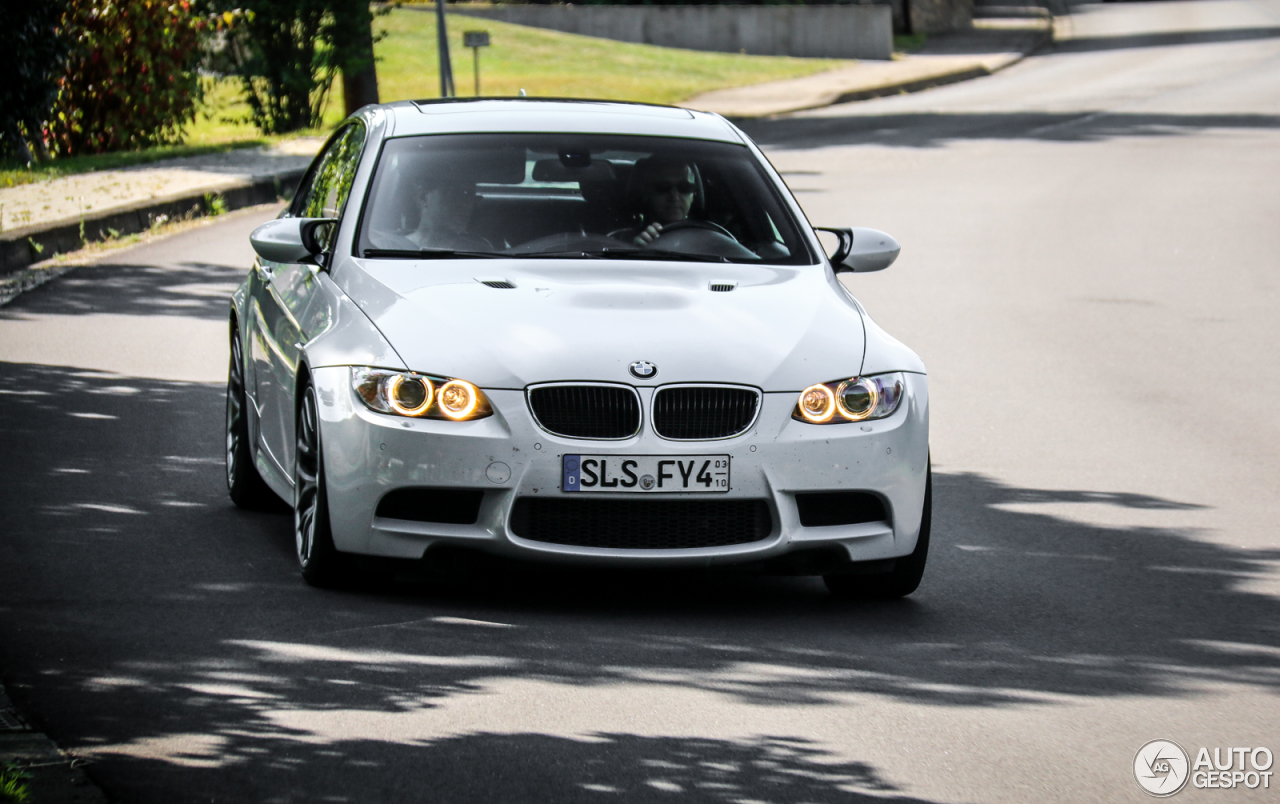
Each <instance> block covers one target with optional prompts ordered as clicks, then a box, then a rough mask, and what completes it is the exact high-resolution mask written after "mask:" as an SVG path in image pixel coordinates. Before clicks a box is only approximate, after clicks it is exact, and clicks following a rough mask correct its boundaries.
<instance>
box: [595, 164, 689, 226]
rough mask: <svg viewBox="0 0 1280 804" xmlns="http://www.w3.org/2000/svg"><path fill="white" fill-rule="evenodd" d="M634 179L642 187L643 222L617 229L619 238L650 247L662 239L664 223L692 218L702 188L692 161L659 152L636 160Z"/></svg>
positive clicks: (669, 223)
mask: <svg viewBox="0 0 1280 804" xmlns="http://www.w3.org/2000/svg"><path fill="white" fill-rule="evenodd" d="M633 180H634V181H635V183H636V185H635V186H636V187H637V188H638V193H637V200H638V202H639V203H638V206H639V207H640V209H639V212H640V221H641V223H640V226H639V227H638V229H631V230H624V231H622V232H617V233H615V234H614V236H615V237H621V239H624V240H630V241H631V242H632V243H635V244H636V245H637V246H647V245H649V244H650V243H652V242H653V241H654V240H657V239H658V237H659V236H660V235H661V233H662V227H663V226H669V225H671V224H673V223H679V222H680V221H683V220H688V218H689V210H690V208H692V207H693V199H694V196H695V194H696V193H697V189H698V184H697V174H696V173H694V171H693V165H692V164H691V163H689V162H688V161H686V160H684V159H681V158H679V157H672V156H664V155H658V154H655V155H654V156H650V157H648V158H647V159H641V160H640V161H639V162H636V166H635V176H634V179H633Z"/></svg>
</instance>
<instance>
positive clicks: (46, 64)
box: [0, 0, 67, 162]
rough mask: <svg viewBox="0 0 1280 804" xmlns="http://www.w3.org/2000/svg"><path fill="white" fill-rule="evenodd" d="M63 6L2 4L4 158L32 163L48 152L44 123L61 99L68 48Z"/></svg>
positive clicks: (43, 0)
mask: <svg viewBox="0 0 1280 804" xmlns="http://www.w3.org/2000/svg"><path fill="white" fill-rule="evenodd" d="M62 9H63V6H62V3H61V2H58V1H56V0H40V1H39V2H4V3H0V75H3V76H5V79H4V80H3V81H0V156H8V155H17V156H19V157H20V158H21V159H22V160H23V161H24V162H29V161H31V153H30V151H29V149H28V146H27V143H28V142H30V143H32V144H33V145H35V146H36V150H37V151H38V152H42V151H44V138H43V129H44V121H45V120H47V119H48V117H49V111H50V110H51V109H52V108H53V102H54V100H55V99H56V98H57V97H58V78H59V77H60V76H61V75H62V68H63V59H64V58H65V57H66V54H67V46H66V43H65V42H64V40H63V39H62V37H61V36H59V24H60V22H61V19H62Z"/></svg>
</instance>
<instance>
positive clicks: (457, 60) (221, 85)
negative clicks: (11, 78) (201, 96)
mask: <svg viewBox="0 0 1280 804" xmlns="http://www.w3.org/2000/svg"><path fill="white" fill-rule="evenodd" d="M419 8H429V7H427V6H420V7H419ZM448 26H449V40H450V51H451V56H452V59H453V72H454V83H455V85H456V88H457V91H458V94H459V95H461V96H464V97H467V96H470V95H472V94H474V81H473V77H472V52H471V50H470V49H469V48H464V47H463V46H462V32H463V31H465V30H487V31H488V32H489V35H490V41H492V43H493V44H492V45H491V46H490V47H487V48H483V49H481V51H480V90H481V93H482V94H484V95H516V94H519V91H520V90H521V89H524V90H525V91H527V92H528V93H529V94H530V95H535V96H537V95H541V96H554V97H572V98H605V99H611V100H632V101H643V102H647V103H677V102H679V101H682V100H685V99H687V98H691V97H693V96H694V95H698V94H700V93H702V92H707V91H709V90H712V89H721V88H723V87H732V86H743V85H746V84H755V83H760V82H763V81H774V80H778V79H782V78H794V77H797V76H801V75H809V74H811V73H816V72H821V71H823V70H830V69H834V68H836V67H839V66H841V65H842V64H846V63H847V62H842V61H839V60H836V59H796V58H788V57H782V56H746V55H738V54H733V53H704V52H701V51H695V50H677V49H674V48H662V47H653V46H651V45H636V44H629V43H626V42H614V41H612V40H608V39H595V38H592V37H586V36H577V35H575V34H566V33H559V32H557V31H548V30H543V29H541V28H527V27H523V26H519V25H510V24H507V23H502V22H492V21H490V20H483V19H478V18H475V17H465V16H461V15H458V14H449V15H448ZM374 30H375V31H381V32H385V36H384V37H383V38H382V40H381V41H379V42H378V43H377V44H376V46H375V53H376V55H377V58H378V65H377V67H378V92H379V95H380V97H381V99H382V100H383V101H384V102H388V101H395V100H407V99H417V98H434V97H438V96H439V94H440V73H439V70H438V69H437V56H436V20H435V14H434V13H427V12H426V11H423V10H415V9H408V8H397V9H393V10H392V11H391V12H390V13H389V14H386V15H384V16H379V17H377V18H375V19H374ZM247 112H248V108H247V107H246V106H245V104H244V102H243V101H241V100H240V97H239V88H238V82H236V81H235V80H233V79H222V80H219V81H214V82H210V84H209V85H208V86H206V93H205V106H204V108H203V109H201V110H200V111H199V112H197V115H196V121H195V123H193V124H192V125H191V126H190V127H189V128H188V129H187V136H186V141H185V143H184V144H183V145H180V146H168V147H164V148H149V149H146V150H142V151H133V152H127V153H116V154H104V155H99V156H84V157H71V158H67V159H59V160H55V161H54V162H52V163H49V164H37V165H34V166H33V167H32V168H31V169H28V168H26V167H21V166H18V165H14V164H3V165H0V188H3V187H12V186H14V185H16V184H25V183H27V182H30V181H39V180H41V179H44V178H52V177H56V176H59V175H68V174H71V173H84V172H88V171H92V170H109V169H112V168H118V167H124V166H127V165H132V164H139V163H142V162H150V161H154V160H156V159H164V158H166V157H171V156H190V155H195V154H200V153H209V152H211V151H221V150H227V149H229V148H236V147H244V146H250V145H263V144H267V143H269V142H272V141H277V140H279V139H281V138H280V137H267V136H263V135H262V134H261V132H259V131H258V130H257V129H256V128H254V127H253V125H252V124H251V123H249V122H248V120H247V117H248V115H247ZM341 119H342V88H341V83H340V82H338V83H337V85H336V86H335V87H334V90H333V92H332V93H331V94H330V97H329V104H328V108H327V109H326V112H325V116H324V126H323V128H324V129H326V130H327V129H330V128H332V127H333V126H334V125H336V124H337V123H338V122H339V121H340V120H341ZM299 133H305V134H315V133H317V132H314V131H313V132H299Z"/></svg>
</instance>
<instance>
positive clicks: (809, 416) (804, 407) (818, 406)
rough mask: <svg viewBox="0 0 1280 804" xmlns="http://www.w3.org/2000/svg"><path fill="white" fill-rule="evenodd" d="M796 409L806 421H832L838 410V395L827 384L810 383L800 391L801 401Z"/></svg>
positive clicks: (816, 422) (815, 422) (817, 422)
mask: <svg viewBox="0 0 1280 804" xmlns="http://www.w3.org/2000/svg"><path fill="white" fill-rule="evenodd" d="M796 409H797V410H799V411H800V416H801V417H802V418H803V419H804V420H805V421H810V422H813V423H814V424H822V423H823V422H826V421H830V420H831V416H832V415H833V414H834V413H835V412H836V396H835V394H833V393H831V389H830V388H828V387H827V386H825V385H810V386H809V387H808V388H806V389H804V390H803V391H801V392H800V402H799V403H798V404H797V405H796Z"/></svg>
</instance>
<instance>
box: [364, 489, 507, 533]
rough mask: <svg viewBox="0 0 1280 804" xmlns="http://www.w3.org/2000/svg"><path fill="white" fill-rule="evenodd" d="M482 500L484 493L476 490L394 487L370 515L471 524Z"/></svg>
mask: <svg viewBox="0 0 1280 804" xmlns="http://www.w3.org/2000/svg"><path fill="white" fill-rule="evenodd" d="M483 499H484V492H483V491H480V490H478V489H430V488H405V489H396V490H395V491H391V492H388V493H387V494H386V495H384V496H383V498H382V499H381V500H379V501H378V508H377V510H376V511H374V514H373V515H374V516H381V517H386V518H388V519H408V520H410V521H413V522H443V523H446V524H450V525H474V524H475V522H476V519H478V518H479V516H480V502H481V501H482V500H483Z"/></svg>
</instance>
